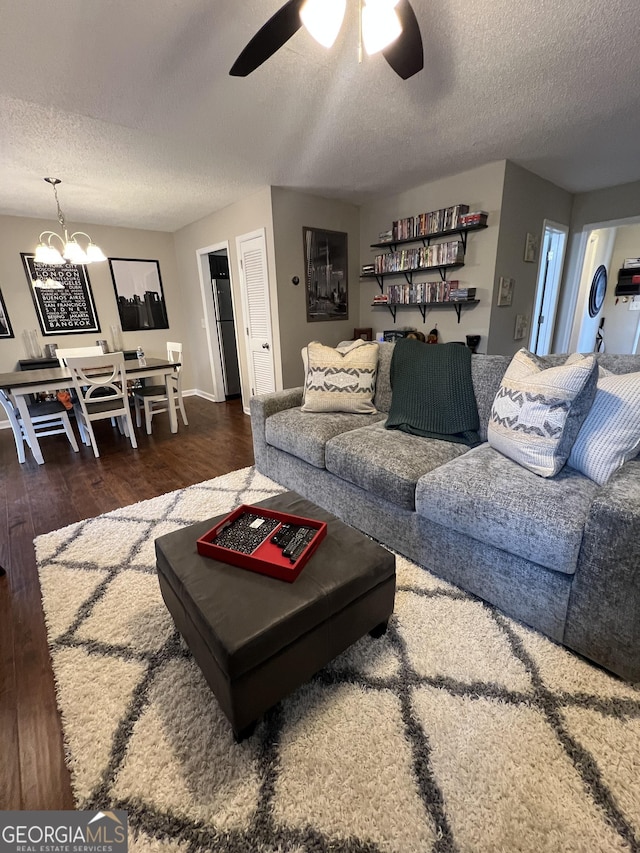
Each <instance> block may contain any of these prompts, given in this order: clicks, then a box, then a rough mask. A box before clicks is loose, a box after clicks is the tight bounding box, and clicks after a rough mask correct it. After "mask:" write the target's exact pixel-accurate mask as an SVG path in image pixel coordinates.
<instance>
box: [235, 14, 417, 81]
mask: <svg viewBox="0 0 640 853" xmlns="http://www.w3.org/2000/svg"><path fill="white" fill-rule="evenodd" d="M358 2H359V7H360V8H359V12H360V17H359V20H360V40H359V41H360V43H359V46H358V47H359V56H360V58H361V57H362V45H363V44H364V47H365V50H366V51H367V53H369V54H371V53H376V52H378V51H380V50H381V51H382V55H383V56H384V58H385V59H386V60H387V62H388V63H389V65H390V66H391V67H392V68H393V70H394V71H395V72H396V74H398V75H399V76H400V77H402V79H403V80H408V79H409V77H412V76H413V75H414V74H417V73H418V71H420V70H422V68H423V67H424V57H423V50H422V36H421V35H420V27H419V26H418V20H417V18H416V16H415V13H414V11H413V9H412V8H411V5H410V3H409V0H358ZM345 9H346V0H288V2H287V3H285V4H284V6H282V8H281V9H279V10H278V11H277V12H276V13H275V15H273V16H272V17H271V18H269V20H268V21H267V23H266V24H265V25H264V26H263V27H261V29H259V30H258V32H257V33H256V34H255V36H254V37H253V38H252V39H251V41H250V42H249V43H248V44H247V46H246V47H245V49H244V50H243V51H242V53H241V54H240V56H239V57H238V58H237V59H236V61H235V62H234V64H233V67H232V68H231V71H230V72H229V74H230V75H231V76H232V77H247V76H248V75H249V74H251V72H252V71H255V70H256V68H258V67H259V66H260V65H262V63H263V62H266V60H267V59H269V57H270V56H273V54H274V53H275V52H276V51H277V50H279V49H280V48H281V47H282V46H283V45H284V44H285V43H286V42H287V41H289V39H290V38H291V36H293V35H295V34H296V33H297V32H298V30H299V29H300V27H302V26H304V27H305V28H306V29H307V30H308V31H309V32H310V33H311V35H312V36H313V37H314V38H315V39H316V40H317V41H319V42H320V44H323V45H324V46H325V47H331V45H332V44H333V42H334V41H335V39H336V38H337V35H338V33H339V31H340V28H341V26H342V21H343V19H344V14H345Z"/></svg>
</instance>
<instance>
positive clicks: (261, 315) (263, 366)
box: [236, 229, 276, 395]
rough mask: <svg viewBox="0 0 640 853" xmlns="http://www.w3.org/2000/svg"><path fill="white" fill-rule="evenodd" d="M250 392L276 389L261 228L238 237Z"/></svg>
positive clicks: (264, 237)
mask: <svg viewBox="0 0 640 853" xmlns="http://www.w3.org/2000/svg"><path fill="white" fill-rule="evenodd" d="M236 243H237V248H238V258H239V263H240V276H241V279H240V280H241V282H242V303H243V312H244V318H245V332H246V341H247V364H248V366H249V382H250V384H251V394H252V395H254V394H265V393H267V392H269V391H275V390H276V382H275V365H274V360H273V334H272V328H271V305H270V300H269V273H268V268H267V243H266V235H265V232H264V229H262V230H260V231H257V232H253V233H252V234H244V235H243V236H241V237H238V238H237V241H236Z"/></svg>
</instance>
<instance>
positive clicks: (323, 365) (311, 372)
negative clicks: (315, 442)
mask: <svg viewBox="0 0 640 853" xmlns="http://www.w3.org/2000/svg"><path fill="white" fill-rule="evenodd" d="M303 361H305V360H304V359H303ZM306 365H307V373H306V379H305V384H304V402H303V404H302V411H303V412H349V413H351V414H373V413H375V411H376V408H375V406H374V405H373V395H374V393H375V390H376V374H377V372H378V344H377V343H375V342H371V343H366V342H365V341H362V340H358V341H354V342H353V345H352V346H350V347H348V348H345V349H334V348H333V347H327V346H325V345H324V344H321V343H319V342H318V341H312V342H311V343H310V344H309V345H308V346H307V357H306Z"/></svg>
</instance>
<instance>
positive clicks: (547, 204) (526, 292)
mask: <svg viewBox="0 0 640 853" xmlns="http://www.w3.org/2000/svg"><path fill="white" fill-rule="evenodd" d="M572 201H573V196H572V195H571V193H568V192H566V190H562V189H560V188H559V187H557V186H555V184H551V183H549V181H545V180H543V179H542V178H539V177H538V176H537V175H534V174H533V173H532V172H529V171H527V170H526V169H523V168H521V167H520V166H516V164H515V163H511V162H510V161H507V163H506V169H505V179H504V191H503V196H502V210H501V216H500V227H499V237H498V248H497V252H496V267H495V277H494V282H493V298H492V300H491V305H492V307H491V321H490V328H489V341H488V345H487V352H490V353H495V354H501V355H513V354H514V353H516V352H517V351H518V350H519V349H520V348H521V347H523V346H528V343H529V335H528V334H527V335H526V336H525V338H524V339H523V340H517V341H516V340H514V338H513V334H514V328H515V322H516V315H517V314H524V315H525V316H526V317H528V318H529V328H531V325H530V324H531V315H532V313H533V307H534V302H535V294H536V282H537V277H538V266H539V262H540V251H539V250H538V253H537V258H536V261H535V262H534V263H530V262H527V261H525V260H524V249H525V241H526V236H527V233H530V234H533V235H534V236H536V237H537V238H538V246H540V245H541V242H542V228H543V222H544V220H545V219H550V220H552V221H554V222H557V223H559V224H561V225H567V226H568V225H569V223H570V221H571V206H572ZM501 276H502V277H505V278H513V279H515V285H514V288H513V299H512V302H511V305H510V306H506V305H503V306H498V305H496V298H497V292H498V284H499V279H500V277H501Z"/></svg>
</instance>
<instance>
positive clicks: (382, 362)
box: [373, 342, 395, 412]
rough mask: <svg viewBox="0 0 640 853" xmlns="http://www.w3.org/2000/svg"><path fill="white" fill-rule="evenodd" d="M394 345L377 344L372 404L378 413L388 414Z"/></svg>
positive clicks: (386, 343) (387, 343)
mask: <svg viewBox="0 0 640 853" xmlns="http://www.w3.org/2000/svg"><path fill="white" fill-rule="evenodd" d="M394 347H395V344H393V343H389V342H383V343H379V344H378V375H377V376H376V394H375V397H374V398H373V404H374V406H375V407H376V410H377V411H378V412H388V411H389V409H390V408H391V359H392V358H393V350H394Z"/></svg>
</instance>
